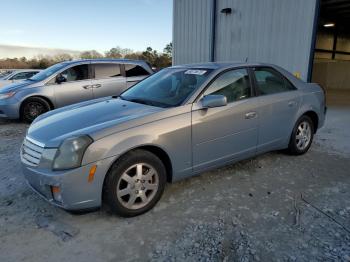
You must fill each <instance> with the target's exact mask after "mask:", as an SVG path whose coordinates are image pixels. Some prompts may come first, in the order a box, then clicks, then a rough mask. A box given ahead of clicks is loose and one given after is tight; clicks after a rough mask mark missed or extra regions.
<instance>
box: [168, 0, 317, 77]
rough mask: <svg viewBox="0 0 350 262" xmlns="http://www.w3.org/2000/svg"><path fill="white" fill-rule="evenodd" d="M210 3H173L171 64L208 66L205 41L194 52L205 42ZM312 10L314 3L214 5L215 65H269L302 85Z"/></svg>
mask: <svg viewBox="0 0 350 262" xmlns="http://www.w3.org/2000/svg"><path fill="white" fill-rule="evenodd" d="M212 1H213V0H210V1H208V0H204V1H203V0H202V1H201V0H174V36H173V42H174V52H175V58H174V64H182V63H192V62H198V61H210V45H209V44H210V41H209V40H206V45H205V46H201V49H200V50H199V49H198V47H199V46H200V45H198V39H200V41H203V40H205V39H206V38H207V37H208V36H209V37H211V35H210V32H211V21H212V18H211V16H210V14H211V11H210V10H207V9H208V8H209V9H210V8H212ZM204 7H205V8H204ZM223 8H232V14H223V13H221V10H222V9H223ZM203 9H205V11H206V16H205V15H203V13H202V10H203ZM315 9H316V0H217V8H216V30H215V31H216V33H215V38H216V41H215V61H245V60H246V59H247V58H248V61H250V62H268V63H274V64H277V65H280V66H282V67H284V68H286V69H287V70H289V71H290V72H300V73H301V76H302V78H303V79H304V80H306V79H307V74H308V67H309V59H310V50H311V45H312V33H313V25H314V17H315V12H316V10H315ZM196 23H197V24H198V25H197V26H199V27H201V30H202V31H200V32H199V31H197V30H198V29H197V26H196V25H195V24H196ZM188 30H191V31H188ZM203 32H204V33H203ZM186 35H196V37H195V38H193V37H186ZM193 39H195V41H194V42H193ZM187 41H189V42H187ZM186 42H187V43H186ZM206 48H208V49H209V50H207V49H206ZM193 53H194V54H193ZM198 57H200V58H201V60H199V59H198ZM205 58H206V59H205ZM204 59H205V60H204Z"/></svg>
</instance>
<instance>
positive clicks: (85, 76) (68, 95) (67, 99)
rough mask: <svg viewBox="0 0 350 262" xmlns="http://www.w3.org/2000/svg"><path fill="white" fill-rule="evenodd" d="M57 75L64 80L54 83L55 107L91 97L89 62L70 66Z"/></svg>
mask: <svg viewBox="0 0 350 262" xmlns="http://www.w3.org/2000/svg"><path fill="white" fill-rule="evenodd" d="M59 75H60V76H61V77H62V79H65V80H64V81H63V82H61V83H55V84H54V90H55V101H56V107H62V106H66V105H70V104H75V103H79V102H82V101H86V100H90V99H92V98H93V94H92V88H91V79H90V78H91V77H90V73H89V64H80V65H76V66H72V67H70V68H68V69H66V70H64V71H63V72H61V73H60V74H59Z"/></svg>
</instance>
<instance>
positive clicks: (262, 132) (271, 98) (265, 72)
mask: <svg viewBox="0 0 350 262" xmlns="http://www.w3.org/2000/svg"><path fill="white" fill-rule="evenodd" d="M253 75H254V82H255V87H256V91H257V94H258V96H259V108H258V114H259V136H258V147H257V151H258V153H262V152H266V151H270V150H274V149H279V148H281V147H284V146H286V145H287V144H288V142H289V137H290V134H291V132H292V128H293V126H294V124H295V123H294V122H295V117H296V114H297V112H298V109H299V106H300V92H299V91H298V90H297V88H295V87H294V86H293V85H292V84H291V83H290V82H289V81H288V80H287V79H286V78H285V77H284V76H283V75H282V74H281V73H279V72H278V71H276V70H275V69H273V68H271V67H256V68H254V69H253Z"/></svg>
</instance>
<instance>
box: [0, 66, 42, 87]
mask: <svg viewBox="0 0 350 262" xmlns="http://www.w3.org/2000/svg"><path fill="white" fill-rule="evenodd" d="M40 71H41V70H39V69H23V70H22V69H21V70H13V71H12V72H11V73H9V74H6V73H4V74H3V76H2V77H1V76H0V88H1V87H3V86H6V85H10V84H12V83H15V82H19V81H23V80H25V79H28V78H31V77H32V76H34V75H36V74H37V73H39V72H40Z"/></svg>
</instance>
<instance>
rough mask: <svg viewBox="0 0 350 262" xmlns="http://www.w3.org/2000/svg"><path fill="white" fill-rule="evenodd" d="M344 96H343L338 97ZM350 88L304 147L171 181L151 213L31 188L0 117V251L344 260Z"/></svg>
mask: <svg viewBox="0 0 350 262" xmlns="http://www.w3.org/2000/svg"><path fill="white" fill-rule="evenodd" d="M344 97H345V98H344ZM349 101H350V94H349V93H340V94H338V93H331V94H330V100H329V103H330V104H331V106H330V108H329V112H328V115H327V122H326V126H325V127H324V128H323V129H322V130H320V132H319V133H318V134H317V136H316V137H315V143H314V144H313V146H312V148H311V150H310V151H309V152H308V153H307V154H306V155H304V156H299V157H295V156H288V155H285V154H283V153H281V152H273V153H269V154H265V155H261V156H259V157H256V158H254V159H252V160H247V161H242V162H240V163H237V164H234V165H230V166H227V167H224V168H221V169H219V170H215V171H212V172H207V173H205V174H202V175H201V176H197V177H193V178H190V179H187V180H184V181H180V182H178V183H175V184H171V185H168V186H167V188H166V190H165V193H164V195H163V197H162V199H161V200H160V202H159V203H158V204H157V206H156V207H155V208H154V209H153V210H152V211H151V212H149V213H147V214H144V215H142V216H139V217H135V218H130V219H125V218H120V217H116V216H113V215H111V214H109V213H108V212H107V211H106V210H103V209H102V210H100V211H97V212H92V213H87V214H83V215H72V214H70V213H67V212H65V211H63V210H61V209H58V208H56V207H53V206H51V205H49V204H48V203H46V202H45V201H44V200H42V199H41V198H40V197H38V196H37V195H35V194H34V193H33V192H32V191H31V190H30V189H29V188H28V187H27V185H26V184H25V181H24V179H23V176H22V173H21V168H20V160H19V157H18V152H19V148H20V144H21V142H22V139H23V137H24V135H25V132H26V129H27V126H26V125H25V124H21V123H19V122H14V121H2V122H0V165H1V166H2V170H1V171H2V172H1V173H0V181H1V182H0V261H1V262H5V261H48V260H50V261H52V262H53V261H348V262H349V261H350V191H349V187H350V173H349V170H350V132H349V131H350V102H349Z"/></svg>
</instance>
